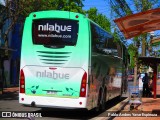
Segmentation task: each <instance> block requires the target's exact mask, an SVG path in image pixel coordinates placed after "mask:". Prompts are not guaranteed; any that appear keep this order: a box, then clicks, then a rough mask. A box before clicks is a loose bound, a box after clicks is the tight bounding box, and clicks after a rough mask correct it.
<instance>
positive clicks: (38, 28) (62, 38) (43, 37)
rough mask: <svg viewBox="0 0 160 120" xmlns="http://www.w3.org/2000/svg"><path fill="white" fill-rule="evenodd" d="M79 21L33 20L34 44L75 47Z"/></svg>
mask: <svg viewBox="0 0 160 120" xmlns="http://www.w3.org/2000/svg"><path fill="white" fill-rule="evenodd" d="M78 28H79V25H78V21H77V20H66V19H39V20H33V23H32V38H33V44H38V45H52V46H54V45H63V46H66V45H67V46H74V45H76V42H77V38H78Z"/></svg>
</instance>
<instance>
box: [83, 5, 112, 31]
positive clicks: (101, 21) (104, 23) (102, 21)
mask: <svg viewBox="0 0 160 120" xmlns="http://www.w3.org/2000/svg"><path fill="white" fill-rule="evenodd" d="M86 13H87V16H88V18H90V19H91V20H92V21H94V22H95V23H97V24H98V25H100V26H101V27H102V28H103V29H104V30H106V31H108V32H111V28H110V27H111V24H110V21H109V19H108V18H107V17H106V16H105V15H103V14H100V13H98V11H97V9H96V8H90V9H89V10H88V11H87V12H86Z"/></svg>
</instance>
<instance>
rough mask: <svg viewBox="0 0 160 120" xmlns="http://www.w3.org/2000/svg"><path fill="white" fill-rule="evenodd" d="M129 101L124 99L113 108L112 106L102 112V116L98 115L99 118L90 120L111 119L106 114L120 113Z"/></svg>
mask: <svg viewBox="0 0 160 120" xmlns="http://www.w3.org/2000/svg"><path fill="white" fill-rule="evenodd" d="M128 102H129V99H128V98H126V99H125V100H123V101H121V102H120V103H118V104H116V105H115V106H113V107H112V108H110V109H108V110H106V111H105V112H103V113H102V114H100V115H99V116H97V117H95V118H93V119H91V120H109V119H112V118H113V117H112V116H108V113H118V112H120V111H121V110H122V109H124V107H125V106H126V105H127V104H128Z"/></svg>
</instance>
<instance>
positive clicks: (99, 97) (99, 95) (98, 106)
mask: <svg viewBox="0 0 160 120" xmlns="http://www.w3.org/2000/svg"><path fill="white" fill-rule="evenodd" d="M101 96H102V90H101V89H100V90H99V94H98V102H97V106H96V109H95V110H96V112H100V110H101V98H102V97H101Z"/></svg>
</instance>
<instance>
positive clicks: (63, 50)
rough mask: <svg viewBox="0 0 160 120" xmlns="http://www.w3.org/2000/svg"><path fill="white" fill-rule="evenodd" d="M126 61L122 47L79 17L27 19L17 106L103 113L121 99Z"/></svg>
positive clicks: (55, 14) (50, 14)
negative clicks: (18, 104) (109, 102)
mask: <svg viewBox="0 0 160 120" xmlns="http://www.w3.org/2000/svg"><path fill="white" fill-rule="evenodd" d="M127 55H128V53H127V51H126V48H125V47H124V45H123V44H122V43H120V42H119V43H116V42H114V39H113V37H112V36H111V35H110V34H109V33H107V32H106V31H105V30H103V29H102V28H101V27H100V26H98V25H97V24H96V23H94V22H92V21H91V20H89V19H88V18H87V17H85V16H84V15H82V14H79V13H74V12H68V11H41V12H34V13H31V14H30V15H29V17H27V18H26V21H25V25H24V31H23V39H22V49H21V65H20V93H19V102H20V103H21V104H24V105H29V106H35V107H52V108H64V109H81V108H82V109H83V108H85V109H88V110H90V109H92V108H97V110H102V109H103V110H104V108H105V102H106V101H107V100H110V99H112V98H114V97H117V96H120V95H121V93H122V86H123V85H124V84H123V83H125V82H126V76H125V69H126V67H127Z"/></svg>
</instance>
